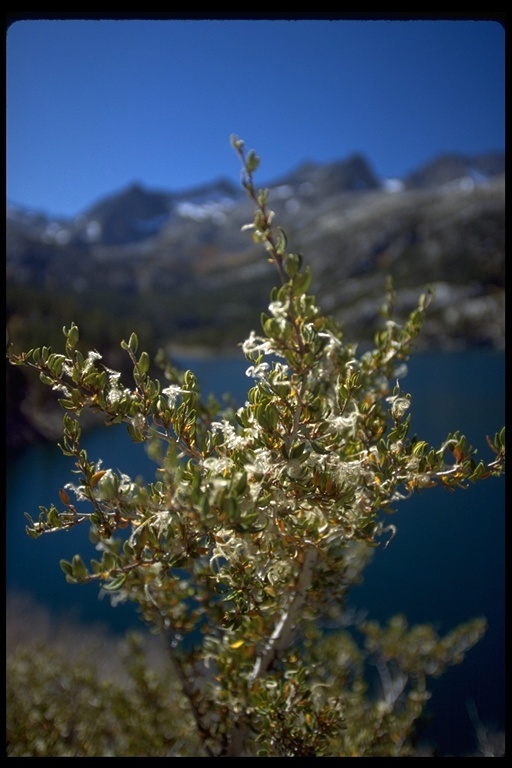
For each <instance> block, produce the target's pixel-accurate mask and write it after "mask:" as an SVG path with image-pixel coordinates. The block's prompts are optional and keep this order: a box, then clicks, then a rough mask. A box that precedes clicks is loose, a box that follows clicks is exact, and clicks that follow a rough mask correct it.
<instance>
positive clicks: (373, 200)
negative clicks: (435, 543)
mask: <svg viewBox="0 0 512 768" xmlns="http://www.w3.org/2000/svg"><path fill="white" fill-rule="evenodd" d="M265 186H267V187H268V188H269V189H270V193H269V207H270V208H271V209H272V210H274V211H275V222H276V223H277V224H278V225H280V226H282V227H283V228H284V229H285V230H286V232H287V235H288V241H289V248H290V249H291V250H292V251H294V252H300V253H302V254H304V257H305V260H306V262H308V263H310V264H311V266H312V269H313V275H314V284H313V290H314V292H315V294H316V295H317V298H318V301H319V303H320V304H321V306H322V307H323V308H324V310H325V311H326V312H329V313H331V314H333V315H334V316H336V318H337V319H338V320H340V321H341V322H342V324H343V327H344V332H345V336H346V337H347V338H348V339H350V340H351V341H355V342H358V343H363V344H365V343H368V342H369V341H371V339H372V336H373V334H374V332H375V330H376V328H377V327H378V323H379V307H380V305H381V303H382V300H383V296H384V286H385V279H386V276H387V275H391V276H392V277H393V281H394V285H395V288H396V291H397V302H396V310H397V314H398V316H399V317H400V316H404V314H405V313H406V312H408V311H410V310H412V309H413V308H414V306H415V305H416V303H417V299H418V296H419V294H420V293H422V292H423V291H424V289H425V287H426V286H427V285H433V286H434V288H435V299H434V301H433V303H432V305H431V307H430V309H429V312H428V315H427V321H426V323H425V326H424V329H423V332H422V334H421V336H420V338H419V340H418V346H419V347H420V348H423V349H436V350H453V349H467V348H470V347H475V346H485V347H488V348H492V349H503V348H504V338H505V322H504V315H505V313H504V301H505V300H504V296H505V277H504V272H505V269H504V267H505V175H504V156H503V153H488V154H486V155H479V156H476V157H467V156H463V155H454V154H452V155H445V156H441V157H436V158H433V159H432V161H431V162H430V163H427V164H426V165H424V166H423V167H421V168H419V169H417V170H416V171H414V172H412V173H410V174H409V175H408V176H407V177H405V178H403V179H379V178H378V177H377V175H376V174H375V173H374V172H373V170H372V169H371V167H370V165H369V164H368V162H367V161H366V160H365V158H364V157H363V156H361V155H354V156H352V157H349V158H347V159H346V160H341V161H338V162H334V163H329V164H324V165H322V164H318V163H312V162H309V163H303V164H301V165H299V166H298V167H297V168H295V169H292V170H291V171H290V173H289V174H286V175H285V176H283V177H281V178H279V179H276V180H274V181H273V182H272V183H269V184H266V185H265ZM253 216H254V205H253V204H252V202H251V201H250V200H249V199H248V197H247V195H246V193H245V191H243V190H241V189H238V188H236V187H234V186H233V185H232V184H231V182H229V181H227V180H225V179H219V180H215V181H213V182H212V183H211V184H208V185H206V186H202V187H199V188H195V189H190V190H185V191H183V192H173V191H165V190H150V189H146V188H144V187H143V186H142V185H141V184H131V185H129V186H128V187H126V188H125V189H122V190H120V191H119V192H118V193H116V194H113V195H110V196H108V197H105V198H103V199H100V200H98V201H97V202H95V203H93V204H92V205H91V206H90V208H88V209H87V210H86V211H85V212H84V213H82V214H80V215H79V216H76V217H75V218H73V219H52V218H50V217H46V216H44V215H42V214H40V213H37V212H34V211H29V210H24V209H22V208H20V207H14V206H9V207H8V211H7V222H6V223H7V271H6V273H7V329H8V332H9V335H10V338H11V340H12V341H13V343H14V345H15V347H16V348H17V349H28V348H30V347H34V346H40V345H42V344H47V345H51V346H52V348H54V349H59V350H60V349H61V348H62V342H63V337H62V327H63V326H66V327H69V325H70V323H71V322H75V323H77V325H78V326H79V328H80V330H81V340H82V343H83V346H84V348H85V349H94V348H96V349H99V350H101V351H102V353H106V355H105V358H106V363H107V364H108V365H109V366H110V367H115V368H118V369H120V368H122V367H123V366H125V367H126V364H127V359H126V355H125V354H124V353H122V351H121V349H120V346H119V342H120V340H121V339H123V338H124V339H126V338H128V336H129V334H130V333H131V332H132V331H134V330H135V331H136V332H137V334H138V336H139V340H140V347H141V348H145V349H147V350H148V351H149V352H150V354H154V353H155V352H156V350H157V349H158V348H159V347H164V348H166V349H167V350H169V351H170V352H171V353H172V352H173V351H176V350H177V349H181V350H186V351H187V352H188V353H189V354H190V353H191V351H192V350H193V349H194V348H197V347H201V348H202V349H205V348H207V349H209V350H210V351H215V353H216V354H219V353H221V352H229V353H232V352H233V351H234V350H237V345H238V344H239V343H240V342H241V341H243V339H244V338H245V337H246V335H247V334H248V333H249V331H250V330H251V329H256V330H259V316H260V312H261V310H262V309H265V308H266V306H267V304H268V296H269V291H270V289H271V287H272V286H273V285H274V284H275V279H276V275H275V274H274V270H273V269H272V267H271V265H269V264H268V262H267V259H266V258H265V257H264V252H263V250H262V247H261V245H259V244H254V242H253V240H252V238H251V235H250V232H247V231H242V227H243V225H245V224H247V223H249V222H251V221H252V219H253ZM9 368H10V369H11V370H10V371H8V402H9V405H8V411H9V413H10V414H12V418H14V420H15V422H16V424H17V426H16V428H15V429H12V430H9V431H10V433H11V434H12V435H19V436H20V439H21V438H22V436H26V435H27V434H29V433H30V432H31V430H32V432H34V430H35V431H36V432H41V431H43V432H44V431H46V432H48V431H50V432H53V428H50V427H49V424H50V422H51V419H50V418H49V417H50V410H49V406H48V404H49V398H51V396H52V395H51V393H49V394H48V393H44V394H43V393H42V392H41V388H40V387H39V386H37V385H36V386H34V385H33V383H32V384H30V383H29V381H28V380H27V379H26V378H23V376H25V374H24V373H23V374H22V373H21V369H12V366H9ZM127 375H130V371H129V370H127ZM20 377H21V378H20ZM45 398H46V399H45ZM10 418H11V417H10ZM59 423H60V422H59ZM50 426H51V425H50ZM23 439H25V438H24V437H23Z"/></svg>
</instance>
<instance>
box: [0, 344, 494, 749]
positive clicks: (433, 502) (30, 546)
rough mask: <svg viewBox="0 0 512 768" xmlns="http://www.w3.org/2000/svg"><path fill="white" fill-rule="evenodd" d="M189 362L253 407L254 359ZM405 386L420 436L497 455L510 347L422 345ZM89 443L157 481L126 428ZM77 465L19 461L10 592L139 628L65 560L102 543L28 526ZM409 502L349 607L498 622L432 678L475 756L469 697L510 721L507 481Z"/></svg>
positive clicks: (449, 726)
mask: <svg viewBox="0 0 512 768" xmlns="http://www.w3.org/2000/svg"><path fill="white" fill-rule="evenodd" d="M178 362H179V364H180V365H182V366H183V367H189V368H191V369H192V370H193V371H194V372H195V373H196V375H197V376H198V379H199V382H200V383H201V385H202V387H203V392H204V393H205V394H206V393H207V392H209V391H211V392H213V393H214V394H215V395H216V396H217V397H220V396H221V395H222V393H223V392H224V391H229V392H230V393H231V394H232V396H233V397H234V399H235V400H236V401H238V402H239V403H240V404H241V403H243V401H244V399H245V394H246V392H247V389H248V387H249V386H251V381H250V380H249V379H248V378H247V377H246V376H245V375H244V372H245V369H246V367H247V364H246V362H245V361H244V360H243V359H234V360H231V359H229V360H223V359H221V360H213V359H202V360H187V359H180V360H179V361H178ZM401 386H402V389H403V390H404V391H407V392H409V393H410V394H411V395H412V407H411V413H412V421H411V431H410V434H411V435H412V434H414V433H416V434H418V436H419V437H420V438H421V439H425V440H427V441H428V442H430V443H432V444H434V445H439V444H440V443H441V442H442V441H443V440H444V438H445V437H446V435H447V434H448V433H449V432H453V431H456V430H459V431H461V432H462V433H463V434H465V435H466V437H467V439H468V441H469V443H470V444H471V445H473V446H474V447H475V448H477V449H478V456H481V457H482V458H488V457H489V456H490V451H489V449H488V447H487V445H486V441H485V436H486V434H489V435H494V433H495V432H497V431H499V430H500V429H501V427H502V426H503V424H504V423H505V404H504V403H505V358H504V354H503V353H496V352H491V351H471V352H461V353H452V354H446V353H431V352H429V353H421V354H418V355H416V357H415V358H413V360H412V361H411V362H410V364H409V373H408V375H407V377H406V378H405V379H403V380H402V382H401ZM83 447H85V448H86V450H87V452H88V454H89V458H90V459H98V458H100V457H101V458H103V459H104V462H105V465H106V466H109V465H112V466H113V467H114V468H117V469H119V470H121V471H124V472H127V473H128V474H130V475H133V476H134V475H137V474H142V475H144V477H145V478H146V479H149V480H151V479H153V471H154V465H153V464H152V463H151V462H149V460H148V459H147V457H146V456H145V453H144V451H143V447H142V446H140V445H134V444H131V443H130V441H129V440H128V439H127V437H126V432H125V428H124V427H123V426H119V427H112V428H110V429H109V430H108V431H105V430H101V431H100V432H91V433H89V434H87V435H86V436H85V438H84V441H83ZM72 469H73V461H72V459H69V458H65V457H63V456H62V455H61V453H60V450H59V449H58V447H57V446H52V445H38V446H33V447H30V448H28V449H27V450H25V451H24V452H23V453H22V454H20V455H19V456H17V458H16V460H14V461H11V462H9V463H8V466H7V510H8V513H7V544H8V546H7V569H6V575H7V589H8V592H9V591H12V590H14V591H16V592H19V593H24V594H29V595H31V596H33V598H34V599H35V600H37V601H38V602H39V603H41V604H43V605H45V606H47V607H48V608H49V609H50V610H52V611H57V610H58V611H62V610H72V611H73V615H74V616H75V617H76V619H77V620H80V621H84V622H87V623H91V622H93V621H100V622H103V623H105V624H107V625H108V626H109V628H110V629H111V630H113V631H116V632H122V631H124V630H125V629H126V628H127V627H129V626H133V625H134V624H135V625H137V626H139V625H138V621H137V618H136V615H135V611H134V608H132V607H131V606H117V607H116V608H114V609H113V608H112V607H111V606H110V604H109V603H108V601H107V600H103V601H99V600H98V597H97V595H98V592H97V587H96V586H94V585H84V586H71V585H68V584H67V583H66V582H65V579H64V576H63V574H62V571H61V570H60V567H59V564H58V562H59V559H60V558H65V559H71V557H72V556H73V554H75V553H76V552H81V553H84V554H86V555H87V551H88V549H87V547H90V545H89V544H88V542H87V541H84V538H85V537H84V532H83V531H82V530H80V529H77V530H74V531H70V532H67V533H63V534H55V535H50V536H43V537H42V538H40V539H38V540H37V541H34V540H32V539H30V538H29V537H28V536H27V535H26V534H25V523H26V520H25V518H24V515H23V513H24V512H28V513H29V514H30V515H31V516H32V517H33V518H37V514H38V506H39V505H40V504H42V505H44V506H49V505H50V504H51V503H52V502H53V503H55V504H56V505H57V506H60V504H59V499H58V491H59V488H61V487H62V486H63V485H64V484H65V483H66V482H69V481H70V480H72V479H73V476H72V475H71V470H72ZM401 504H402V506H400V505H397V514H396V515H395V516H394V517H393V520H392V522H393V523H394V524H395V525H396V526H397V529H398V530H397V534H396V536H395V538H394V539H393V540H392V541H391V543H390V544H389V546H388V547H387V549H382V550H378V551H377V552H376V555H375V557H374V560H373V562H372V563H371V564H370V565H369V566H368V568H367V569H366V571H365V578H364V583H363V584H362V585H361V586H358V587H355V588H354V589H353V590H352V593H351V595H350V599H349V604H350V606H351V607H353V608H357V609H364V610H365V611H367V612H368V616H369V618H374V619H377V620H379V621H385V620H386V619H387V618H389V617H390V616H392V615H394V614H396V613H403V614H405V615H406V617H407V618H408V620H409V622H410V623H420V622H432V623H434V624H435V626H436V628H437V629H438V630H439V631H441V632H442V633H446V632H448V631H449V630H450V629H451V628H453V627H454V626H455V625H456V624H458V623H460V622H463V621H467V620H469V619H470V618H472V617H474V616H485V617H486V618H487V621H488V624H489V629H488V632H487V634H486V635H485V637H484V639H483V640H482V641H481V642H480V643H479V644H478V645H477V646H476V647H475V648H473V649H472V650H471V651H470V652H469V654H468V656H467V657H466V659H465V660H464V662H463V664H462V665H459V666H456V667H452V668H451V669H450V670H448V671H447V672H446V673H445V674H444V675H443V676H442V677H441V678H440V679H439V680H436V681H433V682H432V681H431V682H430V685H429V688H430V690H432V691H433V699H432V711H433V712H435V715H436V717H435V720H434V721H433V722H432V723H431V725H430V726H429V728H428V732H427V734H426V735H427V736H428V737H429V738H430V739H431V740H433V741H434V742H436V743H437V744H438V745H439V747H440V750H441V754H453V755H464V754H466V753H467V752H469V751H470V750H471V749H473V748H474V746H475V739H474V726H473V724H472V723H471V720H470V718H469V715H468V711H467V707H466V705H467V703H468V702H474V704H475V705H476V708H477V711H478V714H479V716H480V719H481V720H482V721H483V723H484V724H485V725H487V726H489V727H492V728H495V729H498V730H504V729H505V482H504V479H503V478H500V479H498V480H497V479H490V480H487V481H484V482H481V483H479V484H477V485H475V486H471V487H469V488H468V489H467V490H465V491H463V490H460V491H457V492H455V493H448V492H447V491H445V490H442V489H439V488H434V489H428V490H426V491H425V492H424V493H423V494H421V495H417V496H414V497H413V498H411V499H409V500H407V501H404V502H402V503H401ZM90 552H91V555H92V552H93V551H92V549H90Z"/></svg>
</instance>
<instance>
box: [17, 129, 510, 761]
mask: <svg viewBox="0 0 512 768" xmlns="http://www.w3.org/2000/svg"><path fill="white" fill-rule="evenodd" d="M232 145H233V147H234V149H235V151H236V153H237V154H238V155H239V157H240V160H241V163H242V185H243V187H244V188H245V189H246V191H247V193H248V195H249V197H250V198H251V199H252V201H253V202H254V205H255V215H254V220H253V222H252V223H251V224H249V225H247V228H248V229H250V230H251V231H252V236H253V238H254V240H255V241H256V242H258V243H261V244H262V246H263V248H264V250H265V252H266V256H267V258H268V261H269V262H270V263H271V264H272V265H273V267H274V268H275V269H276V271H277V275H278V278H279V281H278V285H277V286H276V287H275V288H274V289H273V290H272V292H271V297H270V304H269V307H268V311H267V312H264V313H262V315H261V332H260V333H259V334H256V333H254V332H251V334H250V335H249V337H248V338H247V339H246V340H245V342H244V343H243V345H242V349H243V352H244V355H245V357H246V359H247V362H248V365H249V367H248V370H247V375H248V376H249V378H251V379H252V380H253V385H252V387H251V388H250V389H249V391H248V394H247V400H246V403H245V405H243V406H242V407H241V408H239V409H238V410H234V409H232V408H224V409H221V407H220V405H219V404H218V403H216V402H215V401H213V400H212V399H210V400H208V401H205V400H204V399H203V398H202V397H201V393H200V390H199V386H198V383H197V380H196V377H195V375H194V373H193V372H192V371H190V370H187V371H184V372H180V371H178V370H176V369H175V368H174V367H173V366H171V365H170V364H169V363H168V362H167V361H166V359H165V355H164V354H163V353H160V354H159V356H158V363H159V365H160V367H161V370H162V377H161V378H163V382H162V381H161V380H160V379H155V378H152V377H150V376H149V375H148V371H149V369H150V359H149V356H148V354H147V353H146V352H145V351H142V352H140V351H139V344H138V338H137V335H136V333H132V334H131V336H130V338H129V339H128V341H123V342H122V344H121V346H122V348H123V349H124V350H125V351H126V353H127V355H128V356H129V358H130V360H131V364H132V366H133V382H132V383H131V384H129V385H127V384H125V383H122V382H121V377H120V374H118V373H117V372H115V371H112V370H109V369H107V368H105V367H104V366H103V365H102V363H101V356H100V355H99V354H98V353H97V352H96V351H90V352H89V353H87V354H83V353H82V352H81V351H80V350H79V329H78V327H77V326H76V325H75V324H74V323H72V324H71V325H70V327H69V328H64V336H65V351H64V353H63V354H60V353H56V352H54V351H53V350H52V349H51V348H50V347H42V348H37V349H32V350H30V351H28V352H22V353H15V352H14V351H13V350H12V349H9V351H8V356H9V360H10V362H11V363H12V364H14V365H23V366H27V367H29V368H32V369H35V370H36V371H38V372H39V376H40V379H41V381H42V382H43V383H44V384H47V385H49V386H50V387H52V388H53V389H55V390H56V391H58V393H59V395H60V399H59V403H60V405H61V407H62V409H63V410H64V418H63V439H62V444H61V449H62V451H63V453H64V454H65V455H67V456H70V457H71V458H73V459H74V462H75V466H76V474H77V475H78V482H77V483H76V484H68V485H67V486H66V487H65V488H63V489H61V491H60V494H59V495H60V502H61V504H60V508H57V507H56V506H55V505H51V506H50V507H49V508H45V507H40V514H39V516H38V518H37V520H35V521H34V520H33V519H31V518H30V517H29V524H28V526H27V532H28V534H29V535H30V536H32V537H34V538H36V537H38V536H40V535H41V534H43V533H49V532H55V531H62V530H67V529H69V528H71V527H74V526H79V525H83V526H88V527H89V531H90V537H91V539H92V541H93V543H94V544H95V546H96V549H97V552H98V556H97V559H93V560H92V561H91V562H90V564H86V563H85V562H84V560H83V559H82V557H81V556H80V555H78V554H77V555H75V556H74V557H73V559H72V560H71V562H67V561H64V560H63V561H61V566H62V570H63V571H64V574H65V577H66V579H67V581H68V582H70V583H72V584H80V583H84V582H90V581H97V582H98V585H99V587H100V588H101V589H102V590H103V591H105V592H107V593H110V595H111V598H112V600H113V601H114V602H116V601H126V600H132V601H134V602H135V603H136V604H137V606H138V610H139V612H140V617H141V619H142V621H143V622H144V623H146V624H147V625H149V626H150V627H151V628H152V629H153V630H154V631H156V632H159V633H162V634H163V635H164V637H165V638H166V641H167V645H168V649H169V652H170V654H171V655H172V658H173V663H174V665H175V669H176V670H177V676H178V679H179V682H180V688H181V691H182V694H183V695H184V696H185V697H186V699H187V701H188V705H189V707H190V712H191V714H192V717H193V722H194V726H195V730H196V737H197V739H198V742H199V743H200V744H201V747H200V749H201V754H203V755H205V756H241V755H256V756H271V757H278V756H285V757H288V756H291V757H301V756H302V757H304V756H323V755H325V756H335V755H336V756H407V755H414V754H417V752H416V751H415V743H414V729H415V724H416V723H417V722H418V719H419V718H420V717H421V715H422V712H423V709H424V705H425V703H426V701H427V700H428V698H429V694H428V691H427V687H426V680H427V678H428V677H429V676H432V675H434V676H437V675H439V674H441V673H442V672H443V671H444V670H445V669H446V667H447V666H448V665H450V664H455V663H459V662H460V661H462V659H463V657H464V654H465V653H466V651H468V650H469V649H470V648H471V647H472V646H473V645H474V644H475V643H476V642H477V641H478V640H479V639H480V638H481V636H482V634H483V632H484V631H485V621H484V620H483V619H473V620H472V621H469V622H468V623H466V624H464V625H461V626H459V627H457V628H456V629H455V630H453V631H452V632H450V633H449V634H447V635H446V636H444V637H440V636H439V635H438V634H437V633H436V632H435V631H434V629H433V628H432V627H431V626H428V625H424V626H416V627H409V626H408V624H407V621H406V619H405V618H404V617H401V616H398V617H395V618H394V619H392V620H391V621H390V622H389V624H388V625H387V626H384V627H381V626H379V625H378V624H376V623H375V622H371V621H365V622H360V623H359V625H358V629H359V630H360V632H361V633H362V636H363V638H364V644H363V647H362V648H361V647H360V645H358V644H357V643H356V641H355V640H354V636H353V634H349V633H347V632H336V633H334V634H333V633H326V632H324V631H323V627H324V624H323V622H324V621H325V620H326V618H327V617H328V618H329V620H330V621H332V620H333V618H336V619H338V620H339V619H340V617H342V614H343V611H344V604H345V598H346V594H347V590H348V589H349V588H350V586H351V585H352V584H354V583H356V582H357V581H358V580H359V579H360V576H361V573H362V570H363V569H364V566H365V565H366V563H367V562H368V559H369V557H370V556H371V554H372V553H373V551H374V549H375V548H376V547H379V546H381V545H382V546H386V545H387V544H388V542H389V540H390V539H391V538H392V537H393V536H394V535H395V532H396V528H395V525H393V524H391V523H390V522H389V521H388V515H389V513H391V512H393V511H394V510H395V505H396V504H397V502H399V501H402V500H404V499H406V498H408V497H410V496H411V495H412V494H415V493H423V492H425V491H426V490H427V489H428V488H429V487H431V486H435V485H439V484H440V485H442V486H443V487H445V488H446V489H447V490H454V489H456V488H458V487H464V486H465V484H467V483H468V482H476V481H480V480H483V479H484V478H489V477H492V476H494V477H496V476H499V475H500V474H501V473H503V472H504V466H505V447H504V430H502V431H501V432H500V433H498V434H496V435H495V437H494V439H492V440H489V441H488V442H489V447H490V450H491V451H492V453H493V456H492V457H491V459H490V460H489V461H487V462H484V461H482V460H481V461H476V459H475V452H474V451H473V449H472V448H471V446H469V445H468V443H467V441H466V439H465V437H464V436H463V435H461V434H459V433H458V432H455V433H452V434H449V435H448V436H447V438H446V440H445V441H444V442H443V443H442V445H440V446H439V447H433V446H431V445H429V444H428V443H427V442H426V441H424V440H422V439H420V438H418V437H417V436H416V435H414V436H410V435H409V421H410V414H409V408H410V405H411V402H410V396H409V395H408V394H407V392H406V391H404V390H403V389H402V386H401V384H400V375H401V371H403V366H404V363H405V362H406V361H407V360H408V359H409V357H410V355H411V354H412V352H413V350H414V339H415V338H416V336H417V335H418V333H419V332H420V330H421V326H422V322H423V319H424V316H425V312H426V311H427V308H428V305H429V302H430V299H431V292H430V291H428V290H427V291H426V292H425V294H424V295H422V296H420V297H419V300H418V305H417V307H416V308H415V309H414V311H413V312H412V313H411V314H410V315H409V317H407V318H406V319H405V321H403V322H399V321H398V320H397V319H396V318H395V317H394V312H393V305H394V293H393V287H392V285H390V284H388V286H387V294H386V300H385V303H384V305H383V307H382V315H383V325H382V328H381V329H379V330H378V331H377V332H376V335H375V340H374V347H373V348H372V349H370V350H368V351H365V352H363V353H361V354H357V349H356V346H355V345H353V344H351V343H348V342H346V341H345V339H344V336H343V332H342V329H341V328H340V327H339V325H337V324H336V323H335V322H334V321H333V320H332V318H330V317H326V316H325V315H324V314H323V313H322V311H321V308H320V307H319V306H317V303H316V301H315V298H314V296H312V295H311V294H310V293H309V287H310V284H311V270H310V268H309V267H308V266H303V259H302V256H301V255H300V254H297V253H293V252H292V251H290V250H289V249H288V245H287V236H286V233H285V232H284V231H283V230H282V229H281V228H279V227H277V228H274V226H273V221H272V218H273V214H272V211H271V210H270V209H269V207H268V198H269V191H268V190H265V189H263V190H258V189H256V187H255V186H254V181H253V174H254V172H255V171H256V169H257V167H258V162H259V161H258V157H257V156H256V154H255V153H254V152H253V151H250V152H248V153H245V150H244V144H243V142H242V141H241V140H240V139H238V138H236V137H233V138H232ZM87 409H92V410H93V411H99V412H101V413H102V414H103V415H104V418H105V424H106V425H110V424H114V423H119V422H125V423H126V425H127V431H128V434H129V437H130V438H131V440H133V441H136V442H143V443H145V444H146V446H147V451H148V453H149V455H150V456H151V457H152V458H153V459H154V461H155V462H156V464H157V470H156V479H155V481H154V482H152V483H149V484H145V483H144V482H143V481H141V480H137V479H135V480H134V479H132V478H131V477H128V476H127V475H125V474H122V473H121V472H119V471H117V470H114V469H112V468H108V467H107V468H105V467H103V466H102V463H101V462H100V461H93V460H91V459H90V458H89V456H88V455H87V453H86V451H85V450H84V449H83V448H82V447H81V444H80V438H81V425H80V416H81V414H82V413H83V412H85V411H86V410H87ZM370 656H371V658H372V659H373V660H374V663H375V664H376V669H377V671H378V674H379V678H380V685H381V692H380V694H379V695H377V696H375V695H372V694H371V692H370V689H369V686H368V681H367V677H366V676H365V663H366V661H367V660H368V658H369V657H370ZM88 684H89V683H88ZM169 718H172V713H171V712H170V711H169ZM155 738H156V736H155ZM161 749H162V754H168V751H167V747H166V745H165V744H164V743H162V746H161ZM146 754H150V752H149V751H147V752H146ZM151 754H153V753H151Z"/></svg>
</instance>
